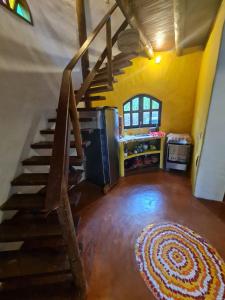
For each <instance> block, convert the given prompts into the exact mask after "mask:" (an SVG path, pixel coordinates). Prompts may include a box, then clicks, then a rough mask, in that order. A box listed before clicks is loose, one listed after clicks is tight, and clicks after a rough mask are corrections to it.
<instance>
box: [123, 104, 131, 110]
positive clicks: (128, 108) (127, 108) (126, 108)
mask: <svg viewBox="0 0 225 300" xmlns="http://www.w3.org/2000/svg"><path fill="white" fill-rule="evenodd" d="M123 110H124V111H130V102H128V103H127V104H125V105H124V107H123Z"/></svg>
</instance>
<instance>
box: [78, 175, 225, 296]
mask: <svg viewBox="0 0 225 300" xmlns="http://www.w3.org/2000/svg"><path fill="white" fill-rule="evenodd" d="M82 190H83V191H84V193H83V197H82V198H83V205H84V206H85V207H84V208H81V215H82V219H81V224H80V233H79V237H80V240H81V241H82V242H83V258H84V261H85V270H86V275H87V279H88V290H89V295H88V300H97V299H98V300H139V299H140V300H145V299H146V300H147V299H148V300H149V299H154V297H153V296H152V295H151V292H150V291H149V290H148V289H147V288H146V286H145V283H144V282H143V280H142V279H141V277H140V274H139V273H138V271H137V265H136V263H135V254H134V244H135V241H136V238H137V236H138V234H139V232H140V231H141V230H142V228H143V227H145V226H146V225H147V224H151V223H158V222H176V223H179V224H182V225H185V226H188V227H189V228H191V229H193V230H195V231H196V232H198V233H199V234H201V235H202V236H203V237H205V238H206V239H207V240H208V241H209V242H210V243H211V244H212V245H213V246H214V247H216V249H217V250H218V251H219V253H220V255H221V256H222V257H223V258H224V259H225V205H224V203H222V204H217V203H216V204H215V203H211V202H206V201H200V200H197V199H196V198H194V197H193V196H192V194H191V185H190V181H189V178H187V177H186V176H182V175H180V174H173V173H166V172H162V171H158V172H152V173H144V174H138V175H134V176H130V177H126V178H124V179H121V181H120V183H119V184H118V185H117V186H116V187H115V188H114V189H113V190H112V191H110V192H109V193H108V194H107V195H103V194H101V192H100V191H99V190H98V189H97V188H95V187H94V186H92V185H87V184H85V185H84V186H83V189H82ZM222 212H223V213H222Z"/></svg>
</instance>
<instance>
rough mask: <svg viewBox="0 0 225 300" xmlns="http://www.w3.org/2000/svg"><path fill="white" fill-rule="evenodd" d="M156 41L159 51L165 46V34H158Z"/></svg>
mask: <svg viewBox="0 0 225 300" xmlns="http://www.w3.org/2000/svg"><path fill="white" fill-rule="evenodd" d="M155 41H156V47H157V49H160V48H161V47H162V46H163V44H164V41H165V35H164V33H163V32H158V33H157V34H156V38H155Z"/></svg>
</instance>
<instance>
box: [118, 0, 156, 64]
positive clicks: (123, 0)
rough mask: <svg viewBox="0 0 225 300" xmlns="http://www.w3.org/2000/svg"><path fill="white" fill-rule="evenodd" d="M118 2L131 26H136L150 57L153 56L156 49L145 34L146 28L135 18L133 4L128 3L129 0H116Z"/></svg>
mask: <svg viewBox="0 0 225 300" xmlns="http://www.w3.org/2000/svg"><path fill="white" fill-rule="evenodd" d="M116 2H117V4H118V5H119V7H120V9H121V11H122V13H123V14H124V16H125V18H126V19H127V21H128V23H129V24H130V26H131V27H133V28H135V29H136V30H137V31H138V33H139V36H140V40H141V44H142V46H143V48H144V50H145V52H146V54H147V56H148V57H149V58H153V56H154V51H153V47H152V45H151V43H150V41H149V40H148V39H147V37H146V36H145V34H144V30H143V28H142V26H141V25H140V24H139V22H138V20H137V19H136V18H135V16H134V14H133V11H132V8H131V4H130V3H128V2H129V1H128V0H116Z"/></svg>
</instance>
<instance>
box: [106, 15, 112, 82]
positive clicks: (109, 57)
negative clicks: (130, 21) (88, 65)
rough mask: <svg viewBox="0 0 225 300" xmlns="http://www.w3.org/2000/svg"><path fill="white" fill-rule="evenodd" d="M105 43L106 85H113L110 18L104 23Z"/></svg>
mask: <svg viewBox="0 0 225 300" xmlns="http://www.w3.org/2000/svg"><path fill="white" fill-rule="evenodd" d="M106 42H107V73H108V85H109V87H112V85H113V67H112V26H111V17H109V19H108V21H107V23H106Z"/></svg>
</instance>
